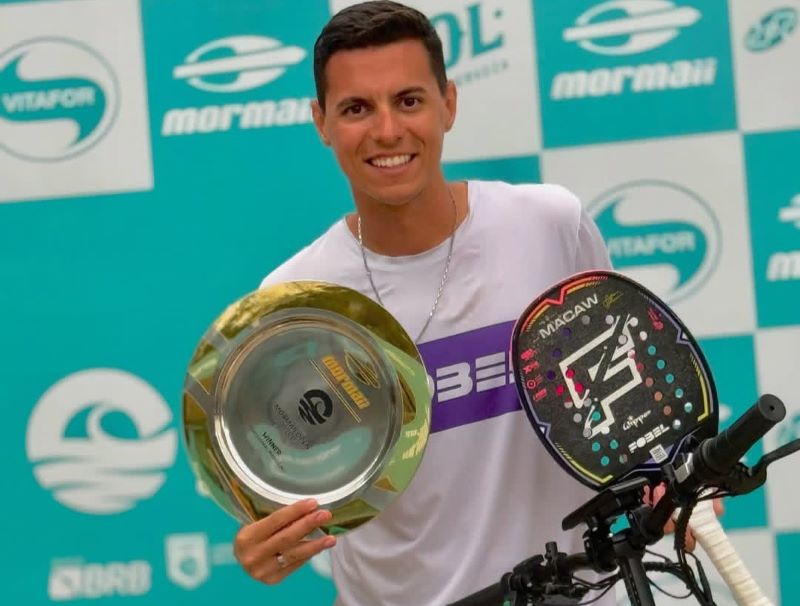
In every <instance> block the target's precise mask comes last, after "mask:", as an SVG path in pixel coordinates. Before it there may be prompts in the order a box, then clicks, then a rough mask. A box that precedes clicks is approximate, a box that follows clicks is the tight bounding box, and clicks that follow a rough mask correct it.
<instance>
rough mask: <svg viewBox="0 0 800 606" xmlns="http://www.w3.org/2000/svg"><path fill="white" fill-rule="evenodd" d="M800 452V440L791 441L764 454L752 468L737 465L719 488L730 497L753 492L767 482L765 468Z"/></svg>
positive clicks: (741, 464)
mask: <svg viewBox="0 0 800 606" xmlns="http://www.w3.org/2000/svg"><path fill="white" fill-rule="evenodd" d="M798 450H800V438H798V439H797V440H792V441H791V442H789V443H788V444H784V445H783V446H781V447H779V448H776V449H775V450H773V451H772V452H770V453H767V454H765V455H764V456H763V457H761V458H760V459H759V460H758V463H756V464H755V465H753V466H752V467H747V465H744V464H743V463H737V464H736V467H734V468H733V470H732V471H731V473H730V475H729V476H728V477H727V478H726V479H725V481H724V482H721V483H720V486H719V487H720V488H722V489H723V490H725V491H727V492H728V493H729V494H731V495H742V494H747V493H748V492H753V491H754V490H755V489H756V488H759V487H761V486H763V484H764V483H765V482H766V481H767V467H768V466H769V465H770V464H772V463H774V462H775V461H778V460H779V459H782V458H784V457H788V456H789V455H790V454H792V453H794V452H797V451H798Z"/></svg>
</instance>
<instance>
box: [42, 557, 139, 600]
mask: <svg viewBox="0 0 800 606" xmlns="http://www.w3.org/2000/svg"><path fill="white" fill-rule="evenodd" d="M151 586H152V570H151V568H150V563H149V562H146V561H144V560H134V561H132V562H104V563H86V562H84V561H83V560H80V559H76V560H55V561H53V562H52V563H51V565H50V576H49V578H48V582H47V595H48V596H49V597H50V599H51V600H53V601H54V602H65V601H71V600H80V599H97V598H108V597H113V596H121V597H127V596H141V595H144V594H146V593H148V592H149V591H150V588H151Z"/></svg>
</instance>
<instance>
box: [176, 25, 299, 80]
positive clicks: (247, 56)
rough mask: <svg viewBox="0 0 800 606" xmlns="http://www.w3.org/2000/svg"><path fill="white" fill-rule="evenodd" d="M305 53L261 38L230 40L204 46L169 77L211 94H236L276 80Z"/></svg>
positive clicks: (247, 37) (277, 41) (195, 51)
mask: <svg viewBox="0 0 800 606" xmlns="http://www.w3.org/2000/svg"><path fill="white" fill-rule="evenodd" d="M305 56H306V51H305V50H303V49H302V48H300V47H299V46H284V45H283V43H281V42H280V41H279V40H275V39H273V38H267V37H265V36H230V37H228V38H221V39H219V40H214V41H212V42H208V43H206V44H204V45H203V46H201V47H199V48H197V49H195V50H194V51H192V52H191V53H189V55H188V56H187V57H186V59H185V61H184V63H183V65H179V66H177V67H176V68H175V69H174V70H173V72H172V75H173V77H175V78H177V79H185V80H186V82H187V83H188V84H190V85H191V86H193V87H195V88H199V89H200V90H204V91H209V92H212V93H238V92H242V91H247V90H252V89H254V88H258V87H259V86H264V85H265V84H268V83H269V82H272V81H273V80H277V79H278V78H280V77H281V76H282V75H283V74H284V73H285V72H286V70H287V69H288V68H289V67H291V66H292V65H295V64H296V63H299V62H300V61H302V60H303V59H304V58H305Z"/></svg>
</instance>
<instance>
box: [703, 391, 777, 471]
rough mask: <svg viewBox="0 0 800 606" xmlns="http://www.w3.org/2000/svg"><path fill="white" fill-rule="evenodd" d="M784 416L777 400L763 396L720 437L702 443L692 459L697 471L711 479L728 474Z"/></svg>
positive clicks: (768, 395) (773, 397)
mask: <svg viewBox="0 0 800 606" xmlns="http://www.w3.org/2000/svg"><path fill="white" fill-rule="evenodd" d="M785 416H786V407H785V406H784V405H783V402H781V401H780V400H779V399H778V398H777V397H775V396H773V395H771V394H764V395H763V396H761V397H760V398H759V399H758V402H756V403H755V404H754V405H753V406H751V407H750V408H749V409H748V410H747V412H745V413H744V414H743V415H742V416H741V417H739V418H738V419H737V420H736V422H735V423H734V424H733V425H731V426H730V427H728V429H726V430H725V431H723V432H722V433H721V434H719V435H717V436H714V437H713V438H709V439H708V440H705V441H704V442H703V443H702V444H700V447H699V448H698V450H697V452H696V453H695V455H696V456H697V457H698V458H699V460H698V461H696V465H695V467H696V469H697V470H698V471H700V472H701V473H703V472H705V473H703V475H706V474H709V475H711V476H721V475H726V474H728V473H729V472H730V471H731V470H732V469H733V467H734V466H735V465H736V463H737V462H738V461H739V459H741V458H742V457H743V456H744V454H745V453H746V452H747V451H748V450H749V449H750V447H751V446H752V445H753V444H755V443H756V442H758V441H759V440H760V439H761V437H762V436H763V435H764V434H765V433H767V432H768V431H769V430H770V429H772V427H773V426H774V425H775V424H776V423H779V422H780V421H782V420H783V418H784V417H785Z"/></svg>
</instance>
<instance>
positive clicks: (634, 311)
mask: <svg viewBox="0 0 800 606" xmlns="http://www.w3.org/2000/svg"><path fill="white" fill-rule="evenodd" d="M511 349H512V360H513V363H514V377H515V380H516V384H517V389H518V391H519V394H520V398H521V401H522V406H523V408H524V409H525V411H526V413H527V415H528V418H529V419H530V421H531V423H532V424H533V426H534V428H535V429H536V432H537V434H538V435H539V437H540V438H541V439H542V441H543V442H544V444H545V445H546V446H547V448H548V450H549V451H550V453H551V455H552V456H553V457H554V458H555V459H556V460H557V461H558V462H559V464H561V466H562V467H564V468H565V469H566V470H567V471H569V473H571V474H572V475H573V476H574V477H576V478H577V479H578V480H580V481H581V482H583V483H584V484H586V485H588V486H591V487H593V488H596V489H601V488H603V487H605V486H607V485H609V484H611V483H613V482H615V481H618V480H620V479H622V478H624V477H626V476H629V475H631V474H632V473H640V474H647V475H650V476H653V479H656V480H657V479H658V476H659V475H660V473H661V472H660V467H661V465H662V464H663V463H664V462H665V461H668V460H671V459H673V458H674V456H675V454H677V452H679V451H680V449H681V446H682V445H683V444H684V443H686V439H687V437H688V436H690V435H695V436H697V437H704V436H706V435H713V434H715V433H716V432H717V423H718V410H717V400H716V392H715V388H714V383H713V380H712V378H711V373H710V372H709V370H708V366H707V364H706V361H705V359H704V357H703V355H702V352H701V351H700V349H699V347H698V346H697V344H696V342H695V341H694V339H693V338H692V336H691V335H690V334H689V332H688V330H687V329H686V327H685V326H684V325H683V324H682V323H681V322H680V320H679V319H678V318H677V317H676V316H675V314H674V313H673V312H672V310H670V309H669V308H668V307H667V306H666V305H665V304H664V303H663V302H662V301H660V300H659V299H658V298H657V297H656V296H655V295H654V294H652V293H651V292H649V291H648V290H646V289H645V288H644V287H643V286H641V285H639V284H637V283H635V282H633V281H632V280H630V279H628V278H626V277H624V276H621V275H619V274H616V273H614V272H607V271H598V272H588V273H582V274H576V275H575V276H572V277H571V278H570V279H568V280H566V281H564V282H561V283H559V284H558V285H556V286H554V287H553V288H551V289H550V290H548V291H547V292H545V293H544V294H542V295H541V296H540V297H539V298H537V299H536V300H535V301H534V302H533V303H531V305H530V306H529V307H528V308H527V309H526V310H525V312H524V313H523V314H522V316H521V317H520V319H519V320H518V322H517V324H516V326H515V327H514V333H513V337H512V344H511Z"/></svg>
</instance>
